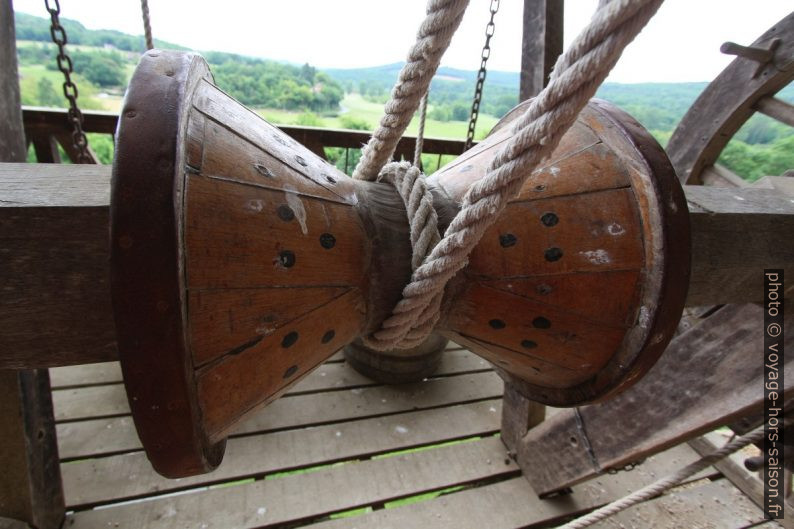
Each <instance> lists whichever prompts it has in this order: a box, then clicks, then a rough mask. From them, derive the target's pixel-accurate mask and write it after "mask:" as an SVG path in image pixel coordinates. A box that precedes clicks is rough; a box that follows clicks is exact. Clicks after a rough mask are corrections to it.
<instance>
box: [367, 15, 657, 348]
mask: <svg viewBox="0 0 794 529" xmlns="http://www.w3.org/2000/svg"><path fill="white" fill-rule="evenodd" d="M433 3H434V2H432V0H431V4H433ZM661 3H662V0H613V1H611V2H609V3H605V4H604V5H602V6H601V8H600V9H599V10H598V11H597V12H596V13H595V14H594V15H593V18H592V20H591V22H590V24H589V25H588V27H587V28H585V29H584V31H583V32H582V33H581V34H580V35H579V36H578V37H577V39H576V40H575V41H574V43H573V44H572V45H571V47H570V49H569V50H568V51H566V52H565V54H563V55H562V56H560V58H559V59H558V60H557V64H556V66H555V68H554V71H553V72H552V75H551V79H550V81H549V84H548V85H547V86H546V87H545V88H544V89H543V90H542V91H541V93H540V94H539V95H538V97H536V98H535V99H533V100H532V102H531V103H530V105H529V107H528V108H527V110H526V111H525V113H524V114H523V115H522V116H520V117H519V118H518V119H517V120H516V122H515V124H514V126H513V132H514V136H513V137H512V138H511V139H510V140H509V141H508V142H507V143H506V144H505V146H504V147H503V148H502V150H501V151H500V152H499V153H498V154H497V155H496V156H495V157H494V159H493V160H492V161H491V164H490V165H489V167H488V170H487V172H486V174H485V176H484V177H483V178H482V179H480V180H479V181H477V182H475V183H474V184H473V185H472V187H471V188H470V189H469V190H468V192H467V193H466V195H465V197H464V198H463V203H462V205H461V209H460V211H459V212H458V214H457V215H456V216H455V218H454V219H453V220H452V222H451V223H450V225H449V227H448V228H447V231H446V233H445V234H444V237H443V238H442V239H441V240H440V241H439V242H438V244H436V245H435V246H434V247H432V249H431V251H430V252H429V255H427V256H424V255H423V256H421V258H422V264H421V265H419V266H418V267H417V268H416V269H415V270H414V272H413V274H412V276H411V281H410V283H409V284H408V285H406V286H405V288H404V289H403V298H402V299H401V300H400V301H399V302H398V303H397V305H396V306H395V307H394V309H393V311H392V314H391V315H390V316H389V317H388V318H387V319H386V320H385V321H384V322H383V323H382V326H381V329H379V330H378V331H375V332H374V333H373V334H372V335H371V336H370V337H368V338H367V341H368V342H369V343H368V344H367V345H368V346H370V347H372V348H374V349H381V350H384V349H393V348H401V347H409V345H406V344H407V343H408V342H409V341H410V343H414V342H415V341H416V340H419V341H421V338H422V337H424V336H426V335H427V334H429V333H430V331H431V330H432V327H433V325H434V324H435V322H436V321H437V320H438V318H439V314H438V307H440V299H441V298H442V297H443V292H444V288H445V286H446V284H447V282H448V281H449V280H450V279H451V278H452V277H453V276H454V275H455V274H456V273H457V272H458V271H459V270H461V269H462V268H463V267H464V266H466V264H467V263H468V256H469V254H470V253H471V251H472V249H473V248H474V247H475V246H476V245H477V243H478V242H479V241H480V239H481V238H482V236H483V234H484V233H485V231H486V230H487V229H488V227H490V226H491V224H492V223H493V222H494V221H495V220H496V219H497V218H498V217H499V215H500V214H501V212H502V211H503V210H504V209H505V207H506V206H507V203H508V201H509V200H510V199H511V198H512V197H513V196H515V194H516V193H517V192H518V190H519V189H520V188H521V187H522V185H523V184H524V182H525V181H526V179H527V178H528V176H529V175H530V174H531V173H532V171H533V170H534V169H535V168H536V167H537V166H538V164H540V162H541V161H543V159H545V158H546V157H547V156H548V155H549V154H550V153H551V152H552V151H553V150H554V149H555V148H556V147H557V145H558V143H559V142H560V139H561V138H562V136H563V135H564V134H565V132H566V131H567V130H568V129H569V128H570V126H571V125H572V124H573V123H574V121H575V120H576V118H577V116H578V115H579V112H580V111H581V110H582V108H583V107H584V106H585V105H586V104H587V102H588V101H589V100H590V98H591V97H592V96H593V95H594V94H595V91H596V89H597V88H598V87H599V86H600V84H601V83H602V82H603V81H604V79H605V78H606V76H607V75H608V74H609V72H610V70H611V69H612V68H613V66H614V65H615V63H616V62H617V60H618V59H619V58H620V55H621V53H622V51H623V49H624V48H625V47H626V46H627V45H628V44H629V42H631V41H632V40H633V39H634V37H635V36H636V35H637V34H638V33H639V32H640V30H641V29H642V28H643V27H644V26H645V24H646V23H647V22H648V20H650V18H651V17H652V16H653V15H654V14H655V13H656V11H657V9H658V8H659V6H660V5H661ZM449 5H452V3H450V4H449ZM430 9H431V8H430V6H428V13H430ZM429 18H430V15H428V19H429ZM425 22H427V19H426V21H425ZM450 27H452V26H447V30H448V29H449V28H450ZM455 27H457V26H456V25H455ZM422 34H423V33H422V30H420V37H421V35H422ZM420 43H421V46H420ZM443 43H446V45H448V44H449V39H448V38H445V39H444V40H443ZM425 45H429V43H428V42H426V41H424V40H422V39H421V38H420V40H419V41H417V44H416V46H415V47H417V48H418V47H422V46H425ZM446 45H445V46H444V49H446ZM441 52H443V49H442V50H441ZM427 53H428V54H429V55H431V56H433V57H435V58H434V59H433V64H435V66H436V67H437V65H438V61H439V60H440V55H439V50H427ZM407 66H408V64H406V67H407ZM404 71H405V68H404V69H403V72H404ZM403 72H401V76H400V80H398V83H397V85H396V86H395V87H394V90H393V94H395V96H393V97H396V95H398V94H402V93H404V92H409V93H414V92H413V91H412V90H414V89H415V87H416V83H413V84H411V83H406V84H403V83H402V79H403ZM433 72H435V68H433ZM430 77H432V72H431V75H430ZM427 83H429V78H428V79H427ZM425 87H426V85H425ZM414 94H415V93H414ZM418 101H419V97H418V96H415V101H414V100H413V99H412V100H411V102H410V104H409V102H408V101H400V102H396V101H395V100H393V101H390V102H389V104H387V113H386V115H385V116H384V118H383V120H382V121H381V128H379V129H378V131H376V134H378V133H380V132H381V129H384V130H388V131H389V132H392V133H393V132H396V131H398V130H399V134H402V132H403V131H404V129H405V127H404V125H403V122H404V123H405V125H407V121H406V118H405V116H404V115H403V114H391V113H390V109H394V108H396V107H404V108H410V109H411V114H412V113H413V112H414V111H415V110H416V106H415V104H414V103H416V104H418ZM412 105H413V106H412ZM407 119H408V120H410V114H409V115H408V118H407ZM389 123H394V125H393V126H385V124H389ZM398 124H399V126H398ZM400 127H401V128H400ZM399 134H398V135H397V137H396V139H394V141H393V144H392V143H388V145H391V147H388V149H387V147H384V145H386V143H385V140H384V142H381V140H380V139H378V140H377V141H376V138H375V136H373V139H372V140H370V143H369V144H367V147H366V148H365V151H367V152H366V153H365V154H366V156H362V163H360V164H359V167H358V168H357V169H356V171H357V174H358V177H359V178H367V179H369V176H368V175H369V174H370V171H373V173H372V174H377V172H378V171H380V168H381V167H382V162H381V160H382V161H385V160H386V159H388V157H390V156H391V154H392V152H393V151H394V145H396V141H397V139H399ZM383 137H384V138H386V137H389V138H391V136H388V135H384V136H383ZM390 141H391V140H390ZM379 142H380V143H379ZM385 150H388V153H385ZM375 151H378V153H375ZM384 153H385V156H384ZM365 158H366V162H365ZM362 166H363V167H362ZM413 182H421V185H422V186H424V187H423V188H422V189H423V191H422V190H420V191H418V192H422V193H424V194H425V195H426V196H427V197H429V198H428V199H426V200H425V202H427V201H429V202H430V203H432V195H430V192H429V190H428V189H427V187H426V185H424V181H423V179H422V178H414V179H413ZM403 183H404V182H403ZM411 195H412V194H411V193H403V192H401V196H402V197H403V200H406V196H411ZM409 221H410V222H411V231H412V233H413V232H414V229H415V227H414V225H413V224H414V222H416V223H417V224H421V225H424V222H425V220H424V219H419V218H416V219H415V218H414V217H413V216H411V215H410V214H409ZM414 251H415V252H416V251H417V250H416V249H415V250H414ZM416 259H417V256H416V255H414V260H416Z"/></svg>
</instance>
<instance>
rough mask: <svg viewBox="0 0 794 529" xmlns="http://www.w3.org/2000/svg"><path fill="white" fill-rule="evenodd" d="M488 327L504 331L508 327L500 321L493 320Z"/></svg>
mask: <svg viewBox="0 0 794 529" xmlns="http://www.w3.org/2000/svg"><path fill="white" fill-rule="evenodd" d="M488 325H490V326H491V327H493V328H494V329H504V328H505V327H507V324H506V323H505V322H503V321H502V320H499V319H493V320H491V321H489V322H488Z"/></svg>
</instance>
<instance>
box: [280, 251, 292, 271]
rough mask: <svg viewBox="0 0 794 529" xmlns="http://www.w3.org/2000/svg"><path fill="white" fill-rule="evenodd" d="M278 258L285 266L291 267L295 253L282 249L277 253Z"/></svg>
mask: <svg viewBox="0 0 794 529" xmlns="http://www.w3.org/2000/svg"><path fill="white" fill-rule="evenodd" d="M278 260H279V262H280V263H281V265H282V266H283V267H285V268H291V267H292V266H294V265H295V253H294V252H292V251H290V250H284V251H282V252H281V253H279V254H278Z"/></svg>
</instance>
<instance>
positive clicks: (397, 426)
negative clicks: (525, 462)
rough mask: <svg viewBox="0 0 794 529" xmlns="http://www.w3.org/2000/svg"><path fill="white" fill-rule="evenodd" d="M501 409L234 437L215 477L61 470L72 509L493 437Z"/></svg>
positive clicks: (86, 465) (143, 465)
mask: <svg viewBox="0 0 794 529" xmlns="http://www.w3.org/2000/svg"><path fill="white" fill-rule="evenodd" d="M328 398H333V397H332V396H331V395H329V396H328ZM500 409H501V403H500V402H499V401H498V400H493V401H485V402H477V403H472V404H461V405H457V406H449V407H445V408H440V409H431V410H425V411H413V412H407V413H400V414H397V415H389V416H385V417H376V418H372V419H363V420H359V421H352V422H344V423H341V424H332V425H326V426H317V427H314V428H307V429H295V430H287V431H283V432H275V433H271V434H268V435H265V436H245V437H235V438H232V439H230V440H229V442H228V446H227V458H226V461H225V462H224V464H223V465H221V466H220V467H219V468H218V469H217V470H216V471H215V472H213V473H211V474H206V475H202V476H195V477H190V478H183V479H180V480H178V481H174V480H168V479H165V478H163V477H162V476H159V475H157V474H156V473H155V472H154V471H153V470H152V469H151V465H149V463H148V461H147V460H146V457H145V455H144V454H143V453H141V452H136V453H131V454H124V455H118V456H110V457H105V458H96V459H91V460H86V461H81V462H75V463H70V464H68V465H64V466H63V475H64V481H65V490H66V491H67V496H66V502H67V504H68V505H69V506H72V507H74V506H80V505H94V504H101V503H110V502H113V501H115V500H123V499H129V498H134V497H141V496H146V495H150V494H155V493H157V494H161V493H164V492H168V491H176V490H180V489H185V488H193V487H197V486H203V485H208V484H212V483H222V482H224V481H226V480H230V479H245V478H246V477H249V476H256V477H259V476H262V475H266V474H271V473H274V472H283V471H288V470H290V469H295V468H301V467H303V466H307V465H311V466H316V465H322V464H329V463H333V462H335V461H344V460H348V459H358V458H365V457H372V456H373V455H376V454H379V453H383V452H388V451H390V450H401V449H406V448H410V447H415V446H422V445H426V444H430V443H441V442H446V441H449V440H453V439H461V438H465V437H470V436H483V435H493V434H494V433H495V432H496V431H497V430H498V429H499V412H500ZM130 476H135V478H134V479H130Z"/></svg>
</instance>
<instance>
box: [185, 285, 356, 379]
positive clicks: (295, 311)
mask: <svg viewBox="0 0 794 529" xmlns="http://www.w3.org/2000/svg"><path fill="white" fill-rule="evenodd" d="M345 290H346V289H345V288H344V287H336V288H333V287H314V288H256V289H240V288H235V289H233V290H191V291H190V292H188V307H189V308H188V310H189V312H190V319H189V320H190V341H191V345H192V350H193V358H194V360H195V362H196V366H201V365H204V364H206V363H207V362H210V361H212V360H215V359H216V358H219V357H221V356H223V355H224V354H226V353H228V352H229V351H233V350H236V349H237V348H239V347H240V346H241V344H246V343H250V342H252V341H255V340H257V339H260V340H261V339H263V338H264V339H267V336H269V335H271V334H273V333H274V332H275V331H276V329H278V328H280V327H283V326H284V325H287V324H289V323H290V322H292V321H293V320H295V319H296V318H299V317H301V316H303V315H305V314H308V313H309V312H311V311H312V310H314V309H315V308H317V307H320V306H322V305H325V304H326V303H328V302H330V301H331V300H333V299H335V298H338V297H339V296H340V295H342V294H344V292H345Z"/></svg>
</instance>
